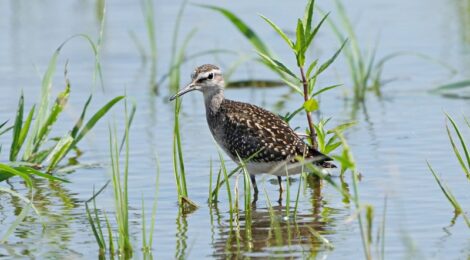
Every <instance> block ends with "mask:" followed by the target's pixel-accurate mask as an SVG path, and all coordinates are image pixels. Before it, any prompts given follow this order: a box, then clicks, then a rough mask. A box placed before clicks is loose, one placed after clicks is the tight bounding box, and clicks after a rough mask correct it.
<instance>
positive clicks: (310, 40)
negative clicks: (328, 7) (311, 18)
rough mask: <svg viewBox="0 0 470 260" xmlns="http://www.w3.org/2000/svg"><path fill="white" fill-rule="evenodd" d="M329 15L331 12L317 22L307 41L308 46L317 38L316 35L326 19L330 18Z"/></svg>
mask: <svg viewBox="0 0 470 260" xmlns="http://www.w3.org/2000/svg"><path fill="white" fill-rule="evenodd" d="M329 15H330V13H327V14H325V15H324V16H323V18H322V19H321V20H320V22H319V23H318V24H317V26H316V27H315V29H313V32H312V33H311V34H310V35H309V37H308V38H307V42H306V43H305V44H306V45H307V47H308V46H310V44H311V43H312V41H313V39H315V36H316V35H317V33H318V31H319V30H320V28H321V26H322V25H323V23H324V22H325V21H326V19H327V18H328V16H329Z"/></svg>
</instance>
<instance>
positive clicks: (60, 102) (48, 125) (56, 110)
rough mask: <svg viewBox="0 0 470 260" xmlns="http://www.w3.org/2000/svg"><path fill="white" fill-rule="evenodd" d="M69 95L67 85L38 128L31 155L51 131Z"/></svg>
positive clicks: (68, 85)
mask: <svg viewBox="0 0 470 260" xmlns="http://www.w3.org/2000/svg"><path fill="white" fill-rule="evenodd" d="M69 94H70V84H67V86H66V87H65V90H64V91H63V92H62V93H60V94H59V95H58V96H57V98H56V101H55V103H54V106H53V107H52V109H51V112H50V113H49V116H48V118H47V120H46V121H45V122H44V124H43V125H41V127H40V131H39V134H38V135H37V136H36V139H35V140H34V147H33V153H35V152H37V151H38V150H39V147H40V146H41V144H42V143H43V142H44V141H45V140H46V138H47V136H48V134H49V132H50V131H51V129H52V126H53V125H54V123H55V122H56V121H57V119H58V117H59V115H60V113H61V112H62V111H63V109H64V107H65V105H66V104H67V101H68V97H69Z"/></svg>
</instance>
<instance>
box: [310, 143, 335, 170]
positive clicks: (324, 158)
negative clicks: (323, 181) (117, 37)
mask: <svg viewBox="0 0 470 260" xmlns="http://www.w3.org/2000/svg"><path fill="white" fill-rule="evenodd" d="M309 155H310V156H311V157H313V158H316V164H317V165H318V166H321V167H322V168H337V167H336V165H334V164H333V163H331V161H333V158H331V157H329V156H328V155H326V154H323V153H321V152H319V151H318V150H317V149H315V148H313V147H310V151H309Z"/></svg>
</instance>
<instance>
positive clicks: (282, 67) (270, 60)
mask: <svg viewBox="0 0 470 260" xmlns="http://www.w3.org/2000/svg"><path fill="white" fill-rule="evenodd" d="M258 55H259V56H260V57H261V58H262V59H263V60H264V61H266V62H267V63H270V64H271V65H273V66H274V67H276V68H277V69H278V70H279V71H281V72H284V73H286V74H288V75H289V76H291V77H293V78H295V79H298V78H297V76H296V75H295V74H294V73H293V72H292V71H291V70H289V69H288V68H287V67H286V66H285V65H284V64H282V63H281V62H280V61H278V60H275V59H273V58H271V57H268V56H266V55H264V54H263V53H261V52H258ZM298 80H299V79H298ZM299 81H300V80H299Z"/></svg>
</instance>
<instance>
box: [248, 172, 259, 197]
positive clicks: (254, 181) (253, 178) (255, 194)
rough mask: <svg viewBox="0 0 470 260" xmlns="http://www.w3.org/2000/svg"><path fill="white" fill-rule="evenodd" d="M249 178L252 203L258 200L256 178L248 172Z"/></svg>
mask: <svg viewBox="0 0 470 260" xmlns="http://www.w3.org/2000/svg"><path fill="white" fill-rule="evenodd" d="M250 179H251V185H253V191H254V194H253V203H255V202H256V201H257V200H258V185H256V178H255V175H253V174H250Z"/></svg>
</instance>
